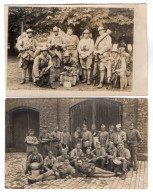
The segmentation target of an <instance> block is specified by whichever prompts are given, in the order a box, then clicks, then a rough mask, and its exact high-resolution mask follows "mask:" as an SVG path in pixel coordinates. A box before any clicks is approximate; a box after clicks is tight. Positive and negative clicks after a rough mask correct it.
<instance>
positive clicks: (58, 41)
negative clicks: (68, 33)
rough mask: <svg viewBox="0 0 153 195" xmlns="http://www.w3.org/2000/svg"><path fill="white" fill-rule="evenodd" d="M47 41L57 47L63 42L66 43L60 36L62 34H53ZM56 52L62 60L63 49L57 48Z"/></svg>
mask: <svg viewBox="0 0 153 195" xmlns="http://www.w3.org/2000/svg"><path fill="white" fill-rule="evenodd" d="M47 42H48V44H50V45H54V46H55V47H57V46H58V45H61V46H62V45H63V43H64V40H63V38H62V36H60V35H57V36H55V35H54V34H53V35H52V36H50V37H49V38H48V41H47ZM55 53H56V55H57V56H58V57H59V58H60V60H62V53H61V51H58V50H57V49H55Z"/></svg>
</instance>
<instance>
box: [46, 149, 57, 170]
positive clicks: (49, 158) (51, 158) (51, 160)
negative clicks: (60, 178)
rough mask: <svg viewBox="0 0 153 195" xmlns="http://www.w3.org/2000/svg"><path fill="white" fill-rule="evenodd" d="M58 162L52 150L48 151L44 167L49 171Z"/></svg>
mask: <svg viewBox="0 0 153 195" xmlns="http://www.w3.org/2000/svg"><path fill="white" fill-rule="evenodd" d="M55 163H56V158H55V157H54V156H53V153H52V151H49V152H48V156H46V158H45V159H44V169H45V170H46V171H49V170H50V169H52V168H53V165H54V164H55Z"/></svg>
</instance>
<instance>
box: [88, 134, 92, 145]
mask: <svg viewBox="0 0 153 195" xmlns="http://www.w3.org/2000/svg"><path fill="white" fill-rule="evenodd" d="M89 142H90V147H91V146H92V134H91V132H90V133H89Z"/></svg>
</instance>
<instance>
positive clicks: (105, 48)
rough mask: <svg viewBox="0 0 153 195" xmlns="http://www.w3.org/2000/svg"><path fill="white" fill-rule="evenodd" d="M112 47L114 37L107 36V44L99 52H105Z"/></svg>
mask: <svg viewBox="0 0 153 195" xmlns="http://www.w3.org/2000/svg"><path fill="white" fill-rule="evenodd" d="M111 48H112V38H111V37H110V36H107V37H106V45H105V46H104V47H103V48H102V49H100V50H98V53H100V54H103V53H105V52H107V51H109V50H110V49H111Z"/></svg>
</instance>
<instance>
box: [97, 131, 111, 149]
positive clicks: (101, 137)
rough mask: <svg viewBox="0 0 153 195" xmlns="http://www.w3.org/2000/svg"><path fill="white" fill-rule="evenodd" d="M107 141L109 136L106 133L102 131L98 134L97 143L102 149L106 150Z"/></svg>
mask: <svg viewBox="0 0 153 195" xmlns="http://www.w3.org/2000/svg"><path fill="white" fill-rule="evenodd" d="M108 140H109V134H108V132H107V131H102V132H100V133H99V142H100V144H101V146H102V147H104V148H106V147H107V144H108Z"/></svg>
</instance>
